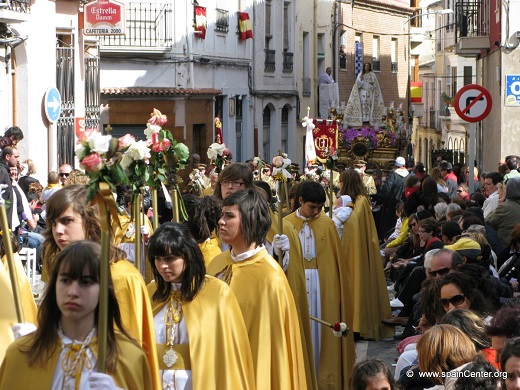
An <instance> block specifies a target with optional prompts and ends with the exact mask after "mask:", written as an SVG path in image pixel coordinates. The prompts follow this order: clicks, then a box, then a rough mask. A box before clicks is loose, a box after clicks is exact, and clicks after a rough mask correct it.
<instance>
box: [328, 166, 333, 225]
mask: <svg viewBox="0 0 520 390" xmlns="http://www.w3.org/2000/svg"><path fill="white" fill-rule="evenodd" d="M333 180H334V171H333V170H332V169H331V170H330V181H329V190H330V207H329V217H330V218H331V219H332V208H333V206H334V205H333V201H334V183H333Z"/></svg>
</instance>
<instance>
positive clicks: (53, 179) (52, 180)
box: [42, 171, 62, 207]
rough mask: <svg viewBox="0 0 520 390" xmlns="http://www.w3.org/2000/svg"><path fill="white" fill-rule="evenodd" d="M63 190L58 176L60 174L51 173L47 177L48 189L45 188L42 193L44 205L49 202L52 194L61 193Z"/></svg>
mask: <svg viewBox="0 0 520 390" xmlns="http://www.w3.org/2000/svg"><path fill="white" fill-rule="evenodd" d="M61 188H62V187H61V184H60V177H59V176H58V172H56V171H51V172H49V174H48V175H47V187H45V188H44V189H43V191H42V200H43V202H44V204H45V202H47V201H48V200H49V198H50V197H51V196H52V194H54V193H55V192H56V191H59V190H60V189H61ZM44 207H45V205H44Z"/></svg>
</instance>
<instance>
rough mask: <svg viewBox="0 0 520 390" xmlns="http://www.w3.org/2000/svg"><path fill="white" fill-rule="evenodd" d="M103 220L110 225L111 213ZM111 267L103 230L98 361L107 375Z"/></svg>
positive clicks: (108, 249)
mask: <svg viewBox="0 0 520 390" xmlns="http://www.w3.org/2000/svg"><path fill="white" fill-rule="evenodd" d="M101 218H105V219H106V223H107V226H109V225H110V213H109V212H108V211H107V210H106V208H105V210H104V212H101ZM109 266H110V233H109V232H108V231H104V230H103V229H102V230H101V260H100V270H99V314H98V361H97V370H98V372H101V373H106V370H107V367H106V355H107V333H108V331H107V328H108V275H109V272H110V270H109Z"/></svg>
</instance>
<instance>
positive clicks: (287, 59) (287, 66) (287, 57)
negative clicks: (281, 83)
mask: <svg viewBox="0 0 520 390" xmlns="http://www.w3.org/2000/svg"><path fill="white" fill-rule="evenodd" d="M293 61H294V53H289V52H283V71H284V72H292V71H293V65H294V64H293Z"/></svg>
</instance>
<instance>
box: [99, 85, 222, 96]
mask: <svg viewBox="0 0 520 390" xmlns="http://www.w3.org/2000/svg"><path fill="white" fill-rule="evenodd" d="M221 93H222V90H220V89H212V88H198V89H197V88H158V87H157V88H156V87H123V88H116V87H112V88H101V94H102V95H118V96H143V95H151V96H188V95H212V96H213V95H220V94H221Z"/></svg>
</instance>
